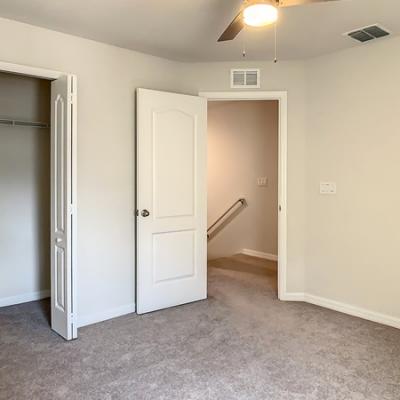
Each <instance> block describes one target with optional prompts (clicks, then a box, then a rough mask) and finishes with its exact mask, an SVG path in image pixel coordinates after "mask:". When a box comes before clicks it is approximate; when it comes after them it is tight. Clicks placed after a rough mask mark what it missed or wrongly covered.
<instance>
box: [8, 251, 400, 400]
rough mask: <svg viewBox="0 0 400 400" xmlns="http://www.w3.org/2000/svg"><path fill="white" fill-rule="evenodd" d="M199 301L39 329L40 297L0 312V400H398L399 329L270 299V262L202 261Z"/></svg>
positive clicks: (43, 323) (44, 315)
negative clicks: (68, 335) (75, 334)
mask: <svg viewBox="0 0 400 400" xmlns="http://www.w3.org/2000/svg"><path fill="white" fill-rule="evenodd" d="M209 264H210V265H209V298H208V300H205V301H201V302H197V303H193V304H188V305H184V306H180V307H175V308H171V309H168V310H163V311H159V312H154V313H151V314H147V315H142V316H137V315H135V314H130V315H126V316H124V317H120V318H116V319H113V320H110V321H106V322H103V323H100V324H96V325H92V326H88V327H84V328H81V329H80V330H79V339H78V340H76V341H73V342H65V341H64V340H62V339H61V338H60V337H59V336H57V335H56V334H55V333H53V332H52V331H51V330H50V329H49V325H48V311H49V303H48V301H41V302H32V303H26V304H21V305H17V306H12V307H6V308H2V309H0V399H1V400H6V399H7V400H22V399H34V400H36V399H40V400H47V399H49V400H50V399H51V400H55V399H68V400H78V399H79V400H86V399H96V400H106V399H109V400H111V399H112V400H118V399H124V400H127V399H132V400H133V399H135V400H153V399H154V400H155V399H163V400H172V399H173V400H191V399H199V400H200V399H201V400H206V399H210V400H233V399H240V400H253V399H254V400H255V399H259V400H278V399H279V400H281V399H293V400H294V399H296V400H298V399H302V400H314V399H315V400H330V399H331V400H352V399H354V400H364V399H370V400H398V399H400V330H397V329H394V328H389V327H385V326H382V325H379V324H376V323H373V322H368V321H364V320H362V319H359V318H354V317H350V316H347V315H344V314H340V313H337V312H334V311H330V310H326V309H323V308H320V307H316V306H313V305H309V304H304V303H289V302H287V303H284V302H280V301H278V300H277V298H276V265H275V263H273V262H269V261H265V260H261V259H256V258H253V257H248V256H242V255H238V256H234V257H231V258H228V259H220V260H216V261H212V262H210V263H209Z"/></svg>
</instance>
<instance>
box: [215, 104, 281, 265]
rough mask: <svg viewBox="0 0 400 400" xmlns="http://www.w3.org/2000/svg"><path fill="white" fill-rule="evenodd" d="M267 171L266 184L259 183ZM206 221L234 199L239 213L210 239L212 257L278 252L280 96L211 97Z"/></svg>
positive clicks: (225, 207) (216, 215)
mask: <svg viewBox="0 0 400 400" xmlns="http://www.w3.org/2000/svg"><path fill="white" fill-rule="evenodd" d="M258 177H267V179H268V186H266V187H262V186H257V178H258ZM207 190H208V226H210V224H211V223H213V222H214V221H215V220H216V219H217V218H218V217H219V216H220V215H221V214H222V213H223V212H224V211H225V210H226V209H227V208H228V207H229V206H230V205H231V204H232V203H233V202H234V201H236V200H237V199H238V198H240V197H244V198H245V199H246V200H247V203H248V207H246V208H244V209H242V211H241V212H240V214H238V215H237V216H236V217H235V219H233V220H232V221H231V223H229V224H228V225H226V226H225V228H224V229H223V230H222V231H220V232H219V233H218V234H217V235H216V236H215V237H213V238H212V239H211V240H210V241H209V242H208V258H209V259H214V258H218V257H226V256H230V255H233V254H236V253H239V252H241V250H242V249H251V250H256V251H261V252H264V253H269V254H277V251H278V250H277V239H278V237H277V235H278V215H277V207H278V205H277V202H278V102H277V101H211V102H209V103H208V188H207Z"/></svg>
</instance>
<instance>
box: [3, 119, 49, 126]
mask: <svg viewBox="0 0 400 400" xmlns="http://www.w3.org/2000/svg"><path fill="white" fill-rule="evenodd" d="M0 125H7V126H25V127H32V128H50V124H48V123H47V122H32V121H20V120H16V119H8V118H0Z"/></svg>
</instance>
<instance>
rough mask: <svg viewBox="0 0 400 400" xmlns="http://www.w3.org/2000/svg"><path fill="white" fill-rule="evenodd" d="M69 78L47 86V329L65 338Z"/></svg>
mask: <svg viewBox="0 0 400 400" xmlns="http://www.w3.org/2000/svg"><path fill="white" fill-rule="evenodd" d="M72 83H73V82H72V77H71V76H64V77H62V78H60V79H57V80H55V81H53V82H52V83H51V164H52V165H51V170H52V174H51V204H52V210H51V299H52V300H51V327H52V329H53V330H54V331H56V332H57V333H58V334H59V335H61V336H62V337H64V338H65V339H67V340H69V339H73V338H74V337H76V336H77V331H76V327H74V326H73V322H74V318H73V310H72V305H73V303H72V299H73V297H72V290H73V285H72V284H73V279H72V266H73V265H72V260H73V254H72V231H73V227H72V222H73V209H74V207H73V205H74V204H73V203H74V201H73V199H74V194H73V191H72V177H73V173H74V171H73V164H72V148H73V143H72V138H73V135H72V129H73V126H74V123H73V106H74V105H73V103H74V102H73V91H72Z"/></svg>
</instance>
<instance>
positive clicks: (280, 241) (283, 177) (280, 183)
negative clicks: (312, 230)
mask: <svg viewBox="0 0 400 400" xmlns="http://www.w3.org/2000/svg"><path fill="white" fill-rule="evenodd" d="M200 96H202V97H205V98H206V99H207V100H208V103H210V102H213V103H214V102H236V101H237V102H246V103H247V102H252V101H256V102H258V101H269V102H276V104H277V112H278V116H277V118H278V127H277V134H278V138H277V152H278V161H277V164H278V165H277V203H276V207H277V209H276V211H277V218H278V224H277V246H276V248H277V254H276V256H277V274H278V279H277V280H278V284H277V292H278V293H277V294H278V298H279V299H280V300H285V299H286V263H287V259H286V254H287V250H286V249H287V214H286V210H287V206H286V205H287V194H286V193H287V93H286V92H264V91H254V92H245V91H243V92H200ZM216 104H218V103H216ZM221 104H222V103H221ZM258 178H261V179H262V180H261V185H264V180H263V178H267V180H268V177H266V176H257V177H256V184H257V185H258V184H259V179H258ZM266 184H267V185H268V182H266ZM236 195H238V193H236ZM236 197H238V196H236ZM239 197H240V198H238V199H233V201H235V200H236V201H237V200H240V199H244V200H246V199H245V196H243V195H240V196H239ZM233 204H235V203H233ZM236 204H237V205H236V208H234V209H233V212H234V214H233V218H234V217H235V216H236V214H235V213H240V212H241V211H242V204H238V203H236ZM245 205H246V204H245ZM222 211H224V210H222ZM221 215H222V214H221ZM217 216H218V215H217ZM228 217H229V215H228ZM228 223H229V220H228ZM252 250H254V249H243V253H245V255H249V256H256V257H257V256H260V255H263V256H265V255H266V256H267V257H268V258H273V256H275V254H271V253H267V252H261V253H260V252H257V250H256V251H255V252H254V251H252ZM263 253H264V254H263Z"/></svg>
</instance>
